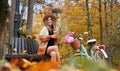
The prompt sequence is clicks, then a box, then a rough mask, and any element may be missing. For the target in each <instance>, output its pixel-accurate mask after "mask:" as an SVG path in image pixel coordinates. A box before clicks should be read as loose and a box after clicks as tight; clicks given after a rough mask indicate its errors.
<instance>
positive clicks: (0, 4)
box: [0, 0, 8, 58]
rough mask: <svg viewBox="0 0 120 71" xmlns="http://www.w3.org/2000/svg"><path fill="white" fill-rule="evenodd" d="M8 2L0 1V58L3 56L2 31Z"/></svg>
mask: <svg viewBox="0 0 120 71" xmlns="http://www.w3.org/2000/svg"><path fill="white" fill-rule="evenodd" d="M7 10H8V0H1V1H0V58H2V56H3V30H4V27H5V25H6V18H7Z"/></svg>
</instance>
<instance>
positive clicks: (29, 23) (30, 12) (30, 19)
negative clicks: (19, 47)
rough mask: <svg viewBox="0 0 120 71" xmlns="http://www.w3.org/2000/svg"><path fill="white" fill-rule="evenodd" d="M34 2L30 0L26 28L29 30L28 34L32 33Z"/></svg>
mask: <svg viewBox="0 0 120 71" xmlns="http://www.w3.org/2000/svg"><path fill="white" fill-rule="evenodd" d="M33 4H34V0H29V1H28V18H27V26H26V30H27V31H28V34H31V33H32V23H33Z"/></svg>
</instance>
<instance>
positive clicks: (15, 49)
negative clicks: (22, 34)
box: [8, 38, 38, 54]
mask: <svg viewBox="0 0 120 71" xmlns="http://www.w3.org/2000/svg"><path fill="white" fill-rule="evenodd" d="M37 51H38V43H37V41H36V40H34V39H31V38H11V39H10V47H9V48H8V54H22V53H26V54H36V53H37Z"/></svg>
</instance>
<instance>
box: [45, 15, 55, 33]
mask: <svg viewBox="0 0 120 71" xmlns="http://www.w3.org/2000/svg"><path fill="white" fill-rule="evenodd" d="M48 18H52V23H53V25H52V26H49V25H48V24H47V23H48V22H47V20H48ZM56 21H57V19H56V17H55V16H54V15H53V14H47V15H45V16H44V18H43V23H44V25H45V26H46V27H47V28H48V30H49V31H51V30H53V31H55V30H56V24H57V23H56Z"/></svg>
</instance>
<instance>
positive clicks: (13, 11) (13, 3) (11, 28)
mask: <svg viewBox="0 0 120 71" xmlns="http://www.w3.org/2000/svg"><path fill="white" fill-rule="evenodd" d="M11 2H12V4H11V11H10V37H13V33H14V32H13V31H14V16H15V15H14V14H15V6H16V0H11Z"/></svg>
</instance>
